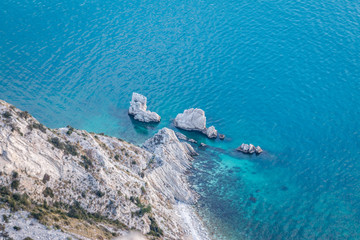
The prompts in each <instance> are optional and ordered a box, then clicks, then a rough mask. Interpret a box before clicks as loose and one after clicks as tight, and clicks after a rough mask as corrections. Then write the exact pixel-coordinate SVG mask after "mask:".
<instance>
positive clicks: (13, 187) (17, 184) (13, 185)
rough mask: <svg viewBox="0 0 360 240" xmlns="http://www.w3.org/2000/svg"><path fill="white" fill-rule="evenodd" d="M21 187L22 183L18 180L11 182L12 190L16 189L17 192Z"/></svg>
mask: <svg viewBox="0 0 360 240" xmlns="http://www.w3.org/2000/svg"><path fill="white" fill-rule="evenodd" d="M19 186H20V181H19V180H17V179H16V180H14V181H12V182H11V188H12V189H16V190H17V189H18V188H19Z"/></svg>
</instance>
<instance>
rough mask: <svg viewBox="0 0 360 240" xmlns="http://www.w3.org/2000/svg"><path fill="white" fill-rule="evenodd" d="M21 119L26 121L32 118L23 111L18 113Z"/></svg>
mask: <svg viewBox="0 0 360 240" xmlns="http://www.w3.org/2000/svg"><path fill="white" fill-rule="evenodd" d="M18 115H19V117H21V118H24V119H28V118H29V117H30V114H29V113H28V112H27V111H24V112H23V111H21V112H18Z"/></svg>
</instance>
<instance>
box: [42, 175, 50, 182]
mask: <svg viewBox="0 0 360 240" xmlns="http://www.w3.org/2000/svg"><path fill="white" fill-rule="evenodd" d="M49 180H50V175H49V174H47V173H45V174H44V177H43V180H42V182H43V183H47V182H48V181H49Z"/></svg>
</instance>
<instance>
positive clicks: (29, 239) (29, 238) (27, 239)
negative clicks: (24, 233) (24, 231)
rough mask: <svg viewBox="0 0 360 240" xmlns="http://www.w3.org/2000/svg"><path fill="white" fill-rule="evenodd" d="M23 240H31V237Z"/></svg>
mask: <svg viewBox="0 0 360 240" xmlns="http://www.w3.org/2000/svg"><path fill="white" fill-rule="evenodd" d="M24 240H33V239H32V238H31V237H26V238H24Z"/></svg>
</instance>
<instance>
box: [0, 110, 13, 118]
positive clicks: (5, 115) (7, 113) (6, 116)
mask: <svg viewBox="0 0 360 240" xmlns="http://www.w3.org/2000/svg"><path fill="white" fill-rule="evenodd" d="M2 116H3V117H4V118H11V116H12V114H11V113H10V112H9V111H6V112H4V113H3V114H2Z"/></svg>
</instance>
